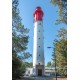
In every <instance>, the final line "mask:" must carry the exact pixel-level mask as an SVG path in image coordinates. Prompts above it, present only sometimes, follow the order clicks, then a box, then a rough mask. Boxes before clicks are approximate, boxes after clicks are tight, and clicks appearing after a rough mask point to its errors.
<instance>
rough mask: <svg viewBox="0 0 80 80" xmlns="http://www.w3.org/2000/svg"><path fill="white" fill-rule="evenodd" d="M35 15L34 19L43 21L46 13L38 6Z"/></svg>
mask: <svg viewBox="0 0 80 80" xmlns="http://www.w3.org/2000/svg"><path fill="white" fill-rule="evenodd" d="M33 15H34V21H42V17H43V15H44V13H43V11H42V10H41V7H39V6H38V7H37V8H36V10H35V12H34V14H33Z"/></svg>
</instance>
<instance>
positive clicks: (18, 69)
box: [12, 0, 31, 80]
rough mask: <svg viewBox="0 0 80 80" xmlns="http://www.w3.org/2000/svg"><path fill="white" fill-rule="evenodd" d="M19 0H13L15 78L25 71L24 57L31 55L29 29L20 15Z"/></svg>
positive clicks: (13, 63)
mask: <svg viewBox="0 0 80 80" xmlns="http://www.w3.org/2000/svg"><path fill="white" fill-rule="evenodd" d="M18 4H19V1H18V0H12V76H13V80H16V78H20V76H22V75H23V73H24V72H25V68H26V66H25V63H24V62H23V60H24V59H27V58H29V57H30V56H31V54H30V53H29V52H27V45H28V39H29V36H28V35H27V33H28V32H29V30H28V29H27V28H25V27H24V25H23V24H22V22H21V20H22V19H21V17H20V15H19V13H20V12H19V9H18Z"/></svg>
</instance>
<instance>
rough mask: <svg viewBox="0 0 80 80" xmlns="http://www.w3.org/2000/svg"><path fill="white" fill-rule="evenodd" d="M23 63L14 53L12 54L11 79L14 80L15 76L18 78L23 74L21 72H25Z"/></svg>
mask: <svg viewBox="0 0 80 80" xmlns="http://www.w3.org/2000/svg"><path fill="white" fill-rule="evenodd" d="M25 68H26V66H25V64H24V62H23V61H21V60H20V59H19V58H18V57H17V55H16V54H13V55H12V77H13V80H16V79H17V78H20V77H21V76H23V73H24V72H25Z"/></svg>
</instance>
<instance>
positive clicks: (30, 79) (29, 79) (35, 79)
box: [17, 77, 67, 80]
mask: <svg viewBox="0 0 80 80" xmlns="http://www.w3.org/2000/svg"><path fill="white" fill-rule="evenodd" d="M17 80H56V79H55V78H53V77H26V78H23V79H17ZM57 80H67V78H57Z"/></svg>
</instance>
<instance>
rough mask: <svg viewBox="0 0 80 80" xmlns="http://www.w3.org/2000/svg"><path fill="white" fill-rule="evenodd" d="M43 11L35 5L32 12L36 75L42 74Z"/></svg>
mask: <svg viewBox="0 0 80 80" xmlns="http://www.w3.org/2000/svg"><path fill="white" fill-rule="evenodd" d="M42 17H43V11H42V10H41V8H40V7H37V8H36V10H35V12H34V46H33V47H34V48H33V67H34V71H33V72H34V74H35V75H36V76H43V75H44V64H45V63H44V36H43V21H42Z"/></svg>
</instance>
